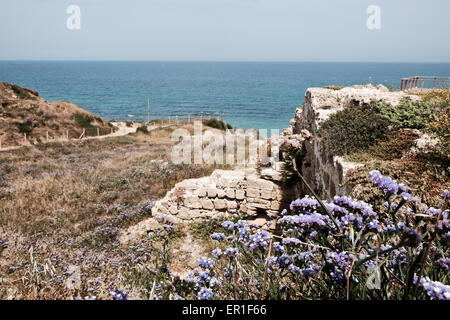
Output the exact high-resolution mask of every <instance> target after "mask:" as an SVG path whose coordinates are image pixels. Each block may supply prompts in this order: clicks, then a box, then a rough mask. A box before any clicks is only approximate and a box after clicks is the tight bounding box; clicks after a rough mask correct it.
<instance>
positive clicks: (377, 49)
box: [0, 0, 450, 62]
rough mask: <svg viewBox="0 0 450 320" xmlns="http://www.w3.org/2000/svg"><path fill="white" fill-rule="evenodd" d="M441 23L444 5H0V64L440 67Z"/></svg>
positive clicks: (92, 0)
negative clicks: (74, 11) (372, 20)
mask: <svg viewBox="0 0 450 320" xmlns="http://www.w3.org/2000/svg"><path fill="white" fill-rule="evenodd" d="M70 4H75V5H78V6H79V7H80V9H81V29H80V30H68V29H67V27H66V20H67V18H68V17H69V15H68V14H67V13H66V9H67V7H68V6H69V5H70ZM369 5H377V6H379V7H380V8H381V29H380V30H369V29H368V28H367V26H366V20H367V18H368V14H367V13H366V9H367V7H368V6H369ZM449 16H450V1H448V0H430V1H419V0H370V1H368V0H314V1H312V0H311V1H305V0H127V1H125V0H123V1H116V0H71V1H66V0H39V1H36V0H13V1H12V0H10V1H5V0H2V1H0V60H23V59H26V60H41V59H44V60H166V61H170V60H202V61H393V62H399V61H403V62H450V23H449Z"/></svg>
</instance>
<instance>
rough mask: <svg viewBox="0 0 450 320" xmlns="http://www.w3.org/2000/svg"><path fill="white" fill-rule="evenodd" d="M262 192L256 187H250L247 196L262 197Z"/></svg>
mask: <svg viewBox="0 0 450 320" xmlns="http://www.w3.org/2000/svg"><path fill="white" fill-rule="evenodd" d="M260 195H261V194H260V192H259V190H258V189H254V188H248V189H247V197H251V198H259V197H260Z"/></svg>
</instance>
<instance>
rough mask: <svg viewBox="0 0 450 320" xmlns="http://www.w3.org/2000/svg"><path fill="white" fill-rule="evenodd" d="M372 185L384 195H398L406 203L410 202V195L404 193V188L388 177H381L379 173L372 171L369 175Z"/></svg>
mask: <svg viewBox="0 0 450 320" xmlns="http://www.w3.org/2000/svg"><path fill="white" fill-rule="evenodd" d="M369 176H370V178H371V179H372V181H373V183H374V184H375V185H376V186H377V187H378V188H380V189H381V190H383V192H384V193H390V194H392V195H398V194H400V195H401V196H402V198H403V200H405V201H406V202H409V201H411V195H410V194H409V193H407V192H406V187H405V186H404V185H402V184H399V183H397V181H395V180H392V179H391V178H390V177H386V176H383V175H382V174H381V173H380V171H378V170H373V171H371V172H370V173H369Z"/></svg>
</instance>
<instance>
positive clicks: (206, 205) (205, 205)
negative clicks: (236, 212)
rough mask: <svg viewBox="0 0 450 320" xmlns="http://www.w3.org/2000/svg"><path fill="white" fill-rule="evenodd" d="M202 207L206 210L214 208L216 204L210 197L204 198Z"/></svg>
mask: <svg viewBox="0 0 450 320" xmlns="http://www.w3.org/2000/svg"><path fill="white" fill-rule="evenodd" d="M202 208H203V209H205V210H213V209H214V204H213V202H212V201H211V200H210V199H202Z"/></svg>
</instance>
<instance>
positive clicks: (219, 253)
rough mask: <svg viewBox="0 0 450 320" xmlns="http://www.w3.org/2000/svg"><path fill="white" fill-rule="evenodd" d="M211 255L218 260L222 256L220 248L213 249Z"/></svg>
mask: <svg viewBox="0 0 450 320" xmlns="http://www.w3.org/2000/svg"><path fill="white" fill-rule="evenodd" d="M212 255H213V256H214V257H215V258H220V257H221V256H222V250H220V248H215V249H214V250H213V251H212Z"/></svg>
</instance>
